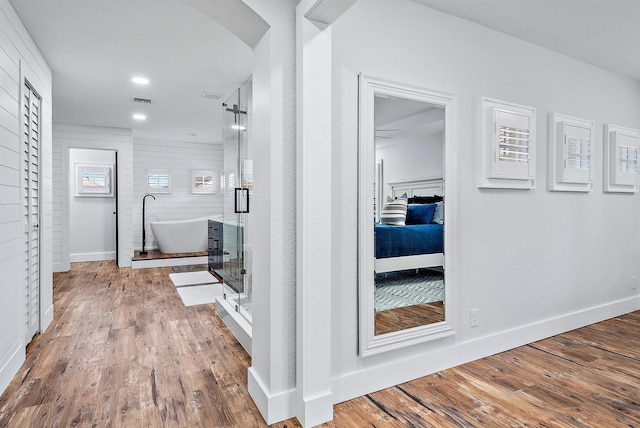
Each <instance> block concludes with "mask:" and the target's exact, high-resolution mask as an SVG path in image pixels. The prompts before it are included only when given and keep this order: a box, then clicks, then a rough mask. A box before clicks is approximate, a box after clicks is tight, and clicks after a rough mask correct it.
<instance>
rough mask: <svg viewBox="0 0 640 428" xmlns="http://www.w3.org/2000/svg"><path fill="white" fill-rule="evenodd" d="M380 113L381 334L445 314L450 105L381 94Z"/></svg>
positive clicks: (378, 265) (377, 118) (377, 177)
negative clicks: (446, 159)
mask: <svg viewBox="0 0 640 428" xmlns="http://www.w3.org/2000/svg"><path fill="white" fill-rule="evenodd" d="M374 115H375V154H376V156H375V158H376V167H375V168H376V169H375V192H374V198H375V201H374V206H375V223H374V241H375V292H374V300H375V302H374V307H375V335H380V334H385V333H390V332H394V331H399V330H404V329H408V328H412V327H417V326H422V325H427V324H431V323H436V322H441V321H444V319H445V318H444V296H445V288H444V270H443V264H444V263H443V257H444V256H443V254H444V181H443V177H444V174H443V172H444V171H443V170H444V168H443V165H444V118H445V111H444V107H443V106H440V105H434V104H429V103H425V102H421V101H415V100H410V99H403V98H398V97H393V96H388V95H383V94H376V95H375V100H374ZM379 201H381V202H379Z"/></svg>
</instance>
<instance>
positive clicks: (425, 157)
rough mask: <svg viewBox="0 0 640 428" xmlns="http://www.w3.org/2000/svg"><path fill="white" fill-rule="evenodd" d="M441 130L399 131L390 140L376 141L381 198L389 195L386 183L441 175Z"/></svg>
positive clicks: (442, 139) (442, 169)
mask: <svg viewBox="0 0 640 428" xmlns="http://www.w3.org/2000/svg"><path fill="white" fill-rule="evenodd" d="M443 141H444V133H443V132H439V133H437V134H430V135H429V136H428V137H425V138H419V139H416V138H413V136H409V137H408V138H407V136H405V135H403V134H400V135H397V136H395V137H394V139H393V140H392V141H389V140H384V139H378V140H377V141H376V160H380V159H382V161H383V164H382V169H383V171H384V189H383V190H384V194H383V200H385V198H386V197H387V196H391V186H390V184H389V183H394V182H398V181H408V180H417V179H425V178H442V174H443V171H444V158H443V155H444V152H443V149H444V145H443V143H442V142H443Z"/></svg>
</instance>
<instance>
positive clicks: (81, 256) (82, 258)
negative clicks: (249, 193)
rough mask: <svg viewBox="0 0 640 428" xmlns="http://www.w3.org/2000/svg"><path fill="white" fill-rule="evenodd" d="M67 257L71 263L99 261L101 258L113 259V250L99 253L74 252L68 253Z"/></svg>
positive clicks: (114, 255)
mask: <svg viewBox="0 0 640 428" xmlns="http://www.w3.org/2000/svg"><path fill="white" fill-rule="evenodd" d="M69 259H70V260H71V263H74V262H99V261H102V260H115V259H116V252H115V251H104V252H99V253H75V254H70V255H69Z"/></svg>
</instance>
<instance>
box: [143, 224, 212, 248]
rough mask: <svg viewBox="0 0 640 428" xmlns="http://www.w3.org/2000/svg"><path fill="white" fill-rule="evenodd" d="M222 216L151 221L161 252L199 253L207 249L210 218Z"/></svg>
mask: <svg viewBox="0 0 640 428" xmlns="http://www.w3.org/2000/svg"><path fill="white" fill-rule="evenodd" d="M209 219H211V220H216V221H221V217H220V216H210V217H199V218H190V219H185V220H173V221H151V222H149V225H150V226H151V231H152V232H153V237H154V238H155V240H156V242H157V244H158V249H159V250H160V252H161V253H197V252H200V251H207V248H208V245H207V239H208V232H209V230H208V227H209V225H208V220H209Z"/></svg>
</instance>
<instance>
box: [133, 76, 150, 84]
mask: <svg viewBox="0 0 640 428" xmlns="http://www.w3.org/2000/svg"><path fill="white" fill-rule="evenodd" d="M131 81H132V82H133V83H137V84H138V85H148V84H149V79H147V78H146V77H134V78H133V79H131Z"/></svg>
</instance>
